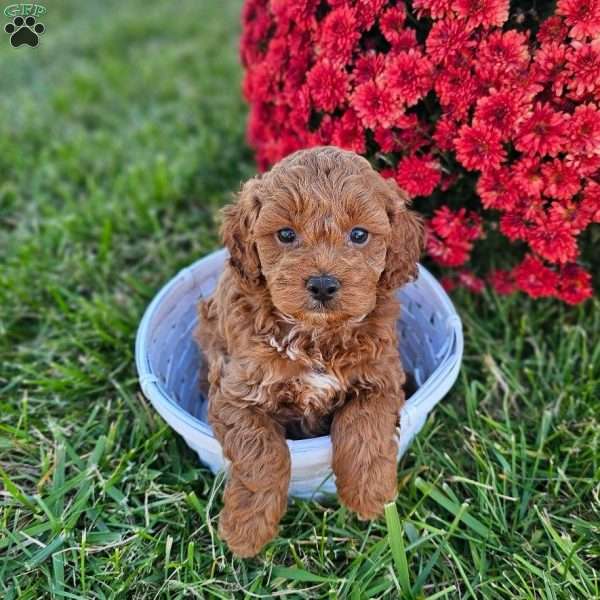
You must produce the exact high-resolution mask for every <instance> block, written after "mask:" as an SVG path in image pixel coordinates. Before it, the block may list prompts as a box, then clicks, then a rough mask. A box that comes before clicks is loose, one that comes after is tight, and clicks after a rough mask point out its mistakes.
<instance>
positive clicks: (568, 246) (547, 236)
mask: <svg viewBox="0 0 600 600" xmlns="http://www.w3.org/2000/svg"><path fill="white" fill-rule="evenodd" d="M528 241H529V245H530V246H531V249H532V250H533V251H534V252H536V253H537V254H539V255H540V256H541V257H543V258H545V259H546V260H549V261H550V262H555V263H566V262H570V261H572V260H574V259H575V258H576V257H577V253H578V250H577V241H576V240H575V238H574V237H573V231H572V229H571V228H570V227H569V225H568V224H566V223H565V222H557V221H554V220H553V219H550V218H545V219H544V221H542V222H541V223H538V224H536V225H534V226H533V227H532V228H531V230H530V232H529V236H528Z"/></svg>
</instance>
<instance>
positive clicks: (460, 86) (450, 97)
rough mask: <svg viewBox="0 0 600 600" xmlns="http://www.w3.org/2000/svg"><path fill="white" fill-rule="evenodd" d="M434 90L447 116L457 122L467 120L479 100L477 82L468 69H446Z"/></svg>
mask: <svg viewBox="0 0 600 600" xmlns="http://www.w3.org/2000/svg"><path fill="white" fill-rule="evenodd" d="M434 89H435V91H436V93H437V95H438V97H439V99H440V104H441V105H442V108H443V109H444V110H445V112H446V115H447V116H448V117H450V118H452V119H453V120H455V121H458V120H462V119H464V118H466V116H467V114H468V112H469V109H470V108H471V105H472V104H473V103H474V102H475V100H476V99H477V88H476V81H475V78H474V77H473V75H471V72H470V71H469V70H466V69H455V68H450V67H448V68H446V69H444V70H443V71H440V72H439V73H438V74H437V76H436V78H435V82H434Z"/></svg>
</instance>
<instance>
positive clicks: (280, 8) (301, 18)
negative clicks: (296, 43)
mask: <svg viewBox="0 0 600 600" xmlns="http://www.w3.org/2000/svg"><path fill="white" fill-rule="evenodd" d="M318 4H319V0H298V1H297V2H296V1H294V2H290V1H289V0H270V2H269V8H270V9H271V11H272V12H273V14H274V15H275V16H276V18H277V20H278V21H279V22H280V23H281V24H282V25H286V26H287V24H288V23H297V24H300V25H306V24H307V23H308V21H309V20H310V19H311V17H312V15H314V12H315V10H316V9H317V5H318Z"/></svg>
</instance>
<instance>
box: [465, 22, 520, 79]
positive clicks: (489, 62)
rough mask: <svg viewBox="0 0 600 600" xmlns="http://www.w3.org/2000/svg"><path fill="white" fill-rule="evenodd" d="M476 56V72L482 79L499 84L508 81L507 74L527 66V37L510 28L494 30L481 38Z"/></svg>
mask: <svg viewBox="0 0 600 600" xmlns="http://www.w3.org/2000/svg"><path fill="white" fill-rule="evenodd" d="M476 57H477V60H476V63H475V69H476V71H477V74H478V75H479V76H480V77H481V78H482V79H483V80H484V81H488V82H495V83H496V84H498V85H501V84H502V83H503V82H506V81H509V75H511V74H514V73H515V72H517V71H519V70H521V69H524V68H526V67H527V65H528V63H529V59H530V56H529V50H528V47H527V37H526V36H525V35H524V34H522V33H519V32H517V31H512V30H509V31H505V32H502V31H495V32H493V33H491V34H489V35H488V36H486V37H484V38H483V39H482V41H481V43H480V44H479V48H478V50H477V53H476ZM496 80H497V81H496Z"/></svg>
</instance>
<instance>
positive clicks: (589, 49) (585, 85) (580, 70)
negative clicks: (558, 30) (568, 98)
mask: <svg viewBox="0 0 600 600" xmlns="http://www.w3.org/2000/svg"><path fill="white" fill-rule="evenodd" d="M572 46H573V48H574V49H573V50H572V51H571V52H569V54H568V55H567V73H568V74H569V75H570V76H571V78H572V79H571V81H570V83H569V88H570V90H571V91H572V92H573V94H574V96H575V97H576V98H581V97H583V96H584V95H585V93H586V92H590V93H591V92H595V91H596V90H597V89H598V87H599V86H600V39H599V40H595V41H594V42H592V43H591V44H582V43H580V42H573V43H572Z"/></svg>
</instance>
